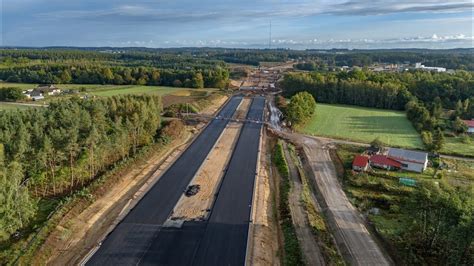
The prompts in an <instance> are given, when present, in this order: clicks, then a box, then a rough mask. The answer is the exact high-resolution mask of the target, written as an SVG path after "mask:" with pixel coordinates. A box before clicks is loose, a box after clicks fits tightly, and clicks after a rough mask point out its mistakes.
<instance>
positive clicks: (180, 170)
mask: <svg viewBox="0 0 474 266" xmlns="http://www.w3.org/2000/svg"><path fill="white" fill-rule="evenodd" d="M241 100H242V97H241V96H235V97H233V98H231V99H230V101H229V102H228V103H227V104H226V106H224V108H223V109H222V110H221V112H220V113H219V115H218V118H217V119H214V120H213V121H211V123H210V124H209V125H208V126H207V127H206V128H205V129H204V130H203V132H202V133H201V134H200V135H199V136H198V137H197V138H196V139H195V140H194V142H193V143H192V144H191V145H190V146H189V147H188V148H187V149H186V151H185V152H184V153H183V154H182V155H181V156H180V157H179V158H178V159H177V160H176V161H175V162H174V164H173V165H172V166H171V167H170V168H169V169H168V170H167V171H166V172H165V173H164V174H163V176H161V178H160V179H159V180H158V182H157V183H156V184H155V185H154V186H153V187H152V188H151V189H150V190H149V191H148V192H147V194H146V195H145V196H144V197H143V198H142V199H141V200H140V202H139V203H138V204H137V205H136V206H135V207H134V208H133V209H132V210H131V211H130V213H128V215H127V216H126V217H125V219H124V220H122V222H121V223H120V224H119V225H118V226H117V227H116V228H115V229H114V230H113V231H112V233H110V234H109V235H108V236H107V238H106V240H105V241H104V242H103V243H102V245H101V247H100V248H99V250H98V251H97V252H96V253H95V254H94V255H93V256H92V258H91V259H90V260H89V261H88V262H87V265H136V264H138V263H140V261H142V259H143V258H144V256H145V255H146V252H147V250H149V249H150V248H151V247H152V246H153V240H154V239H155V238H156V236H157V234H158V232H159V231H160V229H161V228H162V225H163V223H164V222H165V221H166V219H167V218H168V216H169V215H170V213H171V211H172V210H173V208H174V206H175V205H176V203H177V202H178V200H179V197H180V196H181V194H182V193H183V191H184V190H185V189H186V187H187V186H188V184H189V182H190V181H191V179H192V177H193V176H194V175H195V173H196V172H197V170H198V169H199V167H200V166H201V164H202V162H203V161H204V160H205V158H206V156H207V154H208V153H209V152H210V150H211V149H212V147H213V145H214V144H215V142H216V141H217V139H218V138H219V136H220V134H221V133H222V131H223V130H224V128H225V127H226V125H227V123H228V120H226V119H219V117H220V118H231V117H232V115H233V114H234V112H235V110H236V108H237V106H238V105H239V104H240V102H241ZM199 226H201V225H197V226H196V227H197V228H199ZM190 231H192V230H190ZM197 231H199V230H197Z"/></svg>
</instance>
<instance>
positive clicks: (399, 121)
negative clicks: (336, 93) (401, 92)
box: [300, 104, 423, 149]
mask: <svg viewBox="0 0 474 266" xmlns="http://www.w3.org/2000/svg"><path fill="white" fill-rule="evenodd" d="M300 131H301V132H303V133H306V134H310V135H317V136H325V137H332V138H339V139H346V140H353V141H358V142H365V143H370V142H371V141H372V140H374V139H375V138H377V137H378V138H379V139H380V140H381V141H382V142H384V143H385V144H386V145H388V146H396V147H406V148H418V149H422V148H423V144H422V142H421V138H420V135H419V134H418V132H416V130H415V129H414V128H413V126H412V125H411V123H410V121H408V119H407V118H406V116H405V113H404V112H398V111H392V110H382V109H373V108H364V107H355V106H346V105H328V104H317V107H316V114H315V116H314V118H313V119H312V120H311V121H310V122H308V124H307V125H306V126H304V127H303V128H301V129H300Z"/></svg>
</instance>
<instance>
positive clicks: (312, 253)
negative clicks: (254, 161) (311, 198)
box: [284, 145, 326, 265]
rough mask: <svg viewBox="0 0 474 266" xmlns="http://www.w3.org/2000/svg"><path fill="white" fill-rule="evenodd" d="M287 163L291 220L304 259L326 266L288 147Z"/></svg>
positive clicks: (286, 151)
mask: <svg viewBox="0 0 474 266" xmlns="http://www.w3.org/2000/svg"><path fill="white" fill-rule="evenodd" d="M284 151H285V157H286V161H287V162H288V168H289V170H290V180H291V189H290V194H289V197H288V201H289V205H290V211H291V218H292V220H293V224H294V227H295V231H296V237H297V238H298V241H299V243H300V245H301V250H302V251H303V255H304V259H305V262H306V264H307V265H326V264H325V262H324V259H323V255H322V253H321V250H320V248H319V246H318V243H317V242H316V240H315V239H314V237H313V233H312V232H311V228H310V225H309V222H308V219H307V215H306V211H305V209H304V206H303V205H302V199H301V196H302V195H303V185H302V183H301V179H300V175H299V173H298V169H297V168H296V166H295V164H294V162H293V158H292V157H291V155H290V153H289V152H288V147H287V145H285V148H284Z"/></svg>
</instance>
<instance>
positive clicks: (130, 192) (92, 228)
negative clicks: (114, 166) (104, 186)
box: [40, 133, 192, 265]
mask: <svg viewBox="0 0 474 266" xmlns="http://www.w3.org/2000/svg"><path fill="white" fill-rule="evenodd" d="M191 137H192V135H191V134H190V133H186V135H185V137H184V138H182V139H180V140H178V141H175V142H173V143H172V144H171V145H170V146H169V147H168V148H167V149H165V150H162V151H160V152H158V153H157V154H155V155H154V156H152V157H150V158H149V159H148V160H146V161H143V162H141V163H140V164H138V165H136V167H134V168H133V170H131V171H129V172H127V173H125V174H124V175H123V176H122V177H121V178H120V179H119V181H118V182H117V183H116V184H115V185H113V186H111V187H110V189H109V190H108V191H107V192H106V193H105V194H104V195H103V196H102V197H100V198H99V199H97V200H95V201H94V202H93V203H92V204H91V205H89V206H88V207H87V208H86V209H84V210H83V211H82V212H80V213H78V214H77V213H74V211H71V212H70V213H68V214H67V215H66V216H65V217H64V218H63V219H62V221H61V222H60V223H59V225H58V226H57V227H56V230H54V231H53V233H52V234H51V235H50V236H49V237H48V238H47V240H46V242H45V244H44V245H43V247H44V248H42V249H41V250H40V253H41V251H44V252H49V253H50V254H49V259H48V260H47V264H50V265H69V264H73V263H77V262H78V261H79V260H80V259H81V258H82V256H83V255H84V254H85V253H87V252H88V250H90V249H91V248H92V247H93V246H94V245H95V244H96V243H97V241H98V240H99V238H100V236H101V235H102V234H103V233H104V232H105V231H107V230H108V229H109V227H110V225H111V224H113V223H116V218H117V217H118V216H119V215H120V214H121V213H122V211H123V209H124V208H126V207H127V205H128V204H129V203H130V201H131V200H132V199H133V198H136V196H137V195H136V192H137V191H139V190H140V188H141V187H142V186H143V185H146V184H147V183H148V184H149V183H154V182H156V181H157V180H158V179H159V177H160V175H161V173H162V172H163V171H164V169H166V168H167V167H168V166H169V165H170V164H171V163H172V162H173V161H174V160H175V159H176V158H177V156H178V155H179V154H180V153H181V152H182V151H183V150H184V149H185V147H186V145H184V144H185V143H186V142H187V141H189V140H190V138H191ZM73 210H74V209H73Z"/></svg>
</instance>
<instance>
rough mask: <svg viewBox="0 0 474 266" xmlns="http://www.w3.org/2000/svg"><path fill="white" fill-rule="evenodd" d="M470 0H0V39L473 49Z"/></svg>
mask: <svg viewBox="0 0 474 266" xmlns="http://www.w3.org/2000/svg"><path fill="white" fill-rule="evenodd" d="M473 3H474V2H473V0H384V1H381V0H232V1H231V0H0V8H1V10H0V11H1V12H0V14H1V25H0V29H1V37H0V44H1V45H2V46H36V47H43V46H87V47H97V46H113V47H131V46H139V47H154V48H158V47H203V46H205V47H238V48H268V47H271V48H292V49H308V48H310V49H330V48H356V49H366V48H368V49H371V48H436V49H438V48H459V47H468V48H469V47H474V46H473V42H474V38H473V35H474V32H473V14H474V11H473V8H474V4H473ZM270 25H271V26H270ZM270 28H271V30H270ZM270 36H271V37H270Z"/></svg>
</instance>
